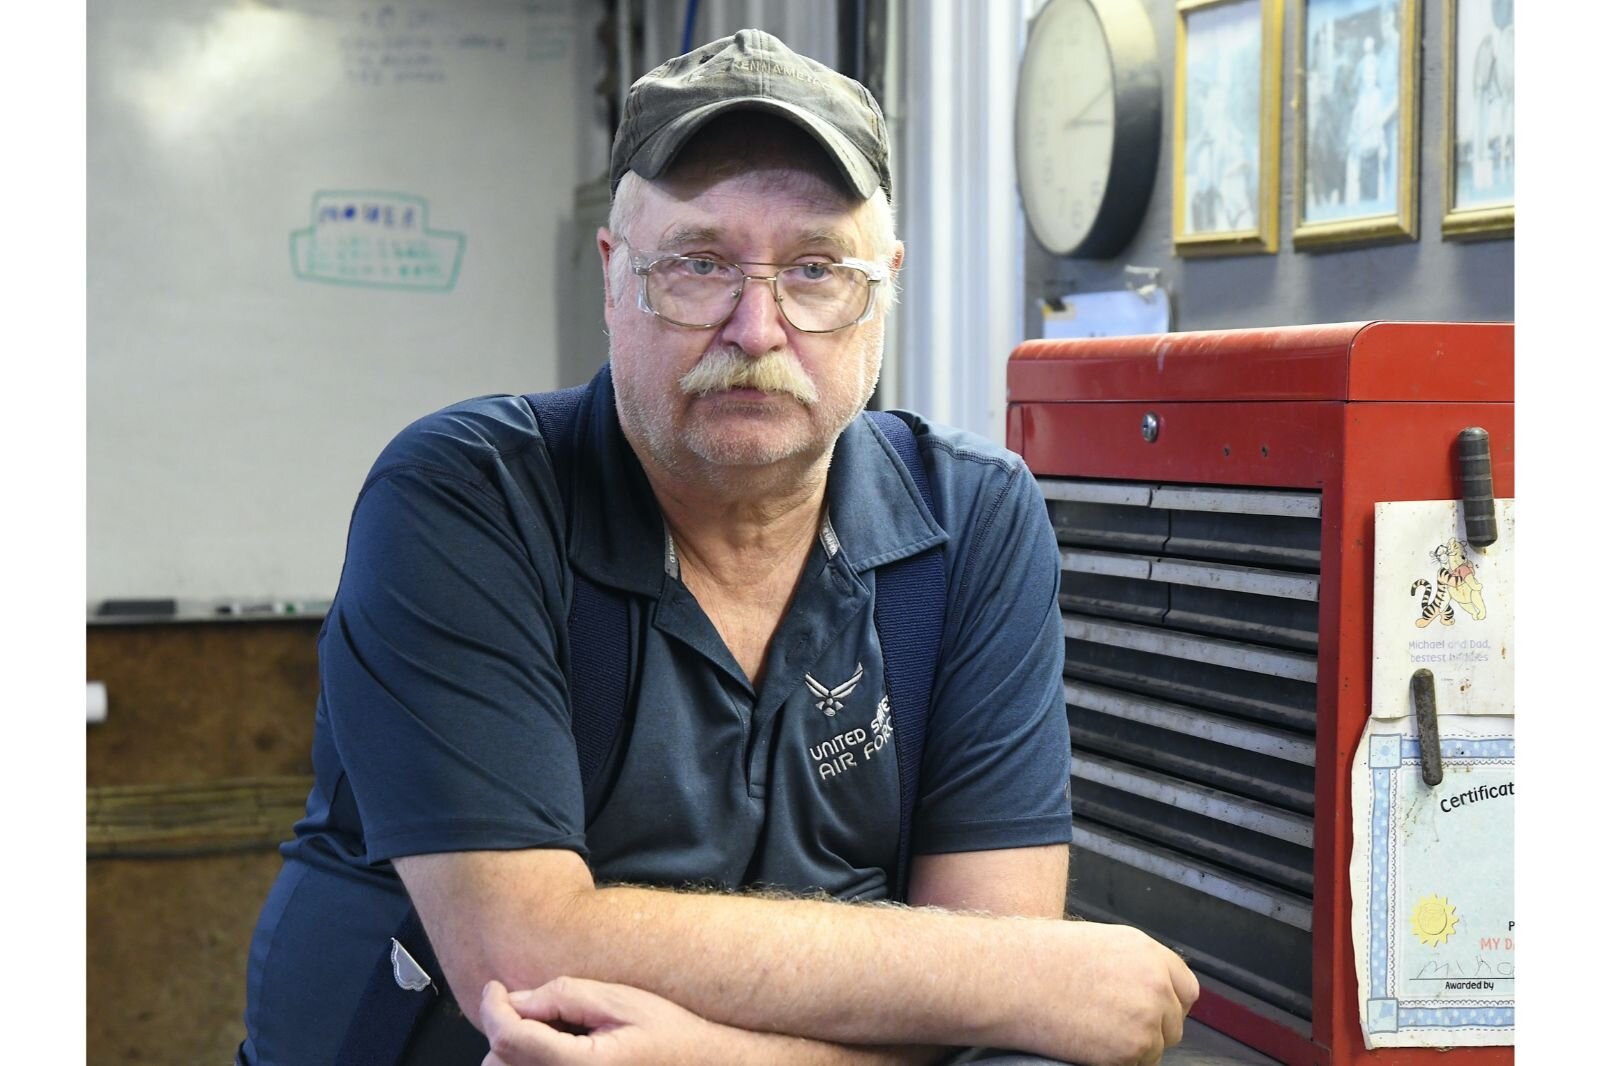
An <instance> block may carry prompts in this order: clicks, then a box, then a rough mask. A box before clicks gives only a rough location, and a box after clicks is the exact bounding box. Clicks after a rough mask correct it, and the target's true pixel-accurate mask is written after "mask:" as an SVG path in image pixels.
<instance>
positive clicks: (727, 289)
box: [645, 258, 744, 326]
mask: <svg viewBox="0 0 1600 1066" xmlns="http://www.w3.org/2000/svg"><path fill="white" fill-rule="evenodd" d="M743 280H744V274H743V273H742V272H741V271H740V270H739V268H738V267H736V266H733V265H732V264H730V263H719V262H718V261H717V260H715V259H679V258H673V259H661V260H658V261H656V262H655V263H654V264H652V265H651V267H650V269H649V271H648V272H647V273H646V274H645V299H647V300H648V301H649V302H650V309H651V310H652V311H654V312H655V313H656V314H658V315H660V316H661V317H662V318H665V319H668V320H670V321H673V322H676V323H678V324H679V325H683V326H710V325H715V324H716V323H718V322H721V321H722V320H723V319H724V318H726V317H728V315H729V314H731V313H732V311H733V305H734V302H735V301H736V300H737V299H738V296H739V284H740V282H741V281H743Z"/></svg>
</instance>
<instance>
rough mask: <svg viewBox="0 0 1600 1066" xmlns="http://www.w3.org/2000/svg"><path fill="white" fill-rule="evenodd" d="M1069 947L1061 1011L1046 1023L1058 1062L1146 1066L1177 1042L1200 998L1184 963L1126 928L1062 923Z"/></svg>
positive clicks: (1085, 1064)
mask: <svg viewBox="0 0 1600 1066" xmlns="http://www.w3.org/2000/svg"><path fill="white" fill-rule="evenodd" d="M1061 928H1062V931H1063V932H1065V933H1066V934H1067V935H1068V936H1069V937H1071V938H1072V941H1073V946H1072V948H1071V950H1070V951H1069V952H1066V953H1064V954H1063V955H1062V959H1063V961H1065V962H1066V963H1067V965H1068V966H1069V967H1071V969H1072V971H1073V972H1072V974H1071V977H1070V978H1069V980H1070V987H1071V992H1070V995H1069V996H1068V997H1066V1001H1067V1002H1068V1003H1070V1004H1071V1006H1070V1007H1068V1008H1067V1009H1065V1010H1063V1011H1060V1012H1059V1013H1056V1014H1055V1015H1054V1016H1053V1017H1052V1018H1050V1021H1051V1022H1053V1023H1054V1025H1055V1026H1056V1027H1057V1028H1058V1031H1059V1037H1058V1039H1059V1040H1060V1043H1059V1044H1058V1045H1057V1046H1058V1047H1059V1048H1060V1050H1059V1051H1055V1052H1054V1053H1055V1054H1059V1055H1062V1057H1064V1058H1068V1059H1070V1060H1071V1061H1073V1062H1079V1063H1083V1066H1149V1064H1152V1063H1156V1062H1159V1061H1161V1055H1162V1053H1163V1052H1164V1051H1166V1050H1167V1049H1168V1048H1171V1047H1174V1046H1176V1045H1177V1043H1178V1041H1180V1040H1182V1039H1183V1019H1184V1016H1185V1015H1187V1014H1188V1013H1189V1008H1190V1007H1192V1006H1194V1001H1195V1000H1196V999H1197V998H1198V997H1199V995H1200V983H1199V982H1198V981H1197V980H1196V979H1195V976H1194V974H1193V973H1191V972H1190V970H1189V967H1188V966H1187V965H1186V964H1185V963H1184V961H1183V960H1182V959H1181V958H1179V957H1178V956H1177V954H1175V953H1174V952H1172V951H1171V950H1169V949H1168V948H1166V947H1165V946H1163V945H1161V944H1159V943H1157V942H1156V941H1155V940H1152V939H1151V938H1150V937H1148V936H1146V935H1145V934H1144V933H1142V932H1140V931H1139V930H1137V929H1135V928H1133V927H1132V926H1127V925H1101V924H1099V923H1095V922H1066V923H1063V925H1062V927H1061Z"/></svg>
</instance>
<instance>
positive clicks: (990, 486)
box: [911, 456, 1072, 853]
mask: <svg viewBox="0 0 1600 1066" xmlns="http://www.w3.org/2000/svg"><path fill="white" fill-rule="evenodd" d="M983 459H984V461H983V462H982V463H978V462H977V461H976V460H971V459H969V460H966V462H968V463H969V465H978V466H981V467H983V468H984V474H983V476H982V477H981V479H974V478H972V477H968V478H967V480H980V481H981V483H982V484H983V485H984V486H985V488H986V490H987V491H984V492H979V493H976V494H974V493H972V492H970V491H968V492H966V493H963V492H961V491H960V490H959V489H952V488H951V486H950V481H949V480H948V479H946V489H947V491H946V492H945V499H946V501H947V510H948V511H950V512H951V513H959V514H962V515H963V516H965V518H966V526H965V528H963V529H960V530H952V533H953V536H952V540H951V542H950V546H949V547H948V548H947V551H950V552H951V555H952V558H951V562H950V587H949V592H948V597H949V599H948V601H947V608H946V616H945V619H946V620H945V635H944V646H943V653H942V655H941V659H940V669H939V673H938V675H937V676H936V677H935V681H934V689H933V694H932V701H931V702H932V706H931V707H930V709H929V720H928V734H927V741H926V748H925V750H924V754H923V763H922V777H921V797H920V800H919V803H918V808H917V813H916V817H915V820H914V822H913V832H912V844H911V846H912V851H913V852H914V853H935V852H958V851H984V850H990V849H1000V848H1015V847H1035V846H1040V845H1045V844H1058V843H1066V842H1068V841H1070V840H1071V839H1072V814H1071V796H1070V792H1069V784H1068V764H1069V761H1070V755H1071V752H1070V741H1069V738H1068V733H1067V717H1066V696H1065V690H1064V688H1063V685H1062V667H1063V658H1064V654H1065V651H1064V649H1065V645H1064V641H1063V638H1062V631H1061V614H1060V609H1059V607H1058V603H1057V596H1058V593H1059V591H1060V585H1061V557H1060V552H1059V550H1058V548H1057V545H1056V538H1055V531H1054V528H1053V527H1052V526H1051V523H1050V517H1049V513H1048V511H1047V510H1046V508H1045V502H1044V497H1043V495H1042V494H1041V493H1040V492H1039V487H1038V484H1037V483H1036V482H1035V481H1034V479H1033V477H1032V475H1031V474H1029V472H1028V470H1027V468H1026V467H1025V466H1023V465H1022V463H1021V461H1020V460H1018V459H1016V458H1015V457H1014V456H1013V457H1011V461H1010V462H1006V463H1000V462H997V461H995V460H994V459H993V458H991V457H989V456H984V457H983ZM960 461H961V460H960V459H959V457H958V459H957V462H958V463H959V462H960ZM951 503H953V504H954V506H950V504H951Z"/></svg>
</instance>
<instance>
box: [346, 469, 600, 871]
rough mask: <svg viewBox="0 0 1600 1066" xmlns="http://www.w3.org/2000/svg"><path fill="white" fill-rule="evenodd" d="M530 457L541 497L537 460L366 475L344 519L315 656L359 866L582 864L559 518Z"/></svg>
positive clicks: (549, 483) (544, 476) (546, 479)
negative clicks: (463, 861) (361, 847)
mask: <svg viewBox="0 0 1600 1066" xmlns="http://www.w3.org/2000/svg"><path fill="white" fill-rule="evenodd" d="M535 451H537V452H538V453H539V454H538V457H537V458H538V460H539V462H540V464H541V465H542V468H543V469H542V472H541V473H540V474H539V476H538V478H536V479H535V480H540V481H542V483H543V487H545V488H547V489H549V491H547V492H537V491H524V490H526V489H527V487H528V484H527V482H528V479H529V475H528V474H527V466H532V465H533V463H532V461H531V460H530V462H529V463H528V464H526V466H524V467H522V468H521V469H520V470H519V472H516V473H512V472H508V467H507V466H506V465H505V464H504V463H501V464H500V465H499V466H498V468H497V470H496V469H491V470H489V471H488V472H487V473H483V472H477V473H474V472H471V471H466V472H463V471H459V470H457V471H451V470H440V469H433V468H429V467H425V466H420V465H406V464H401V465H397V466H391V467H389V468H388V469H386V470H384V471H383V472H381V473H377V472H375V474H374V476H373V477H372V479H370V480H369V482H368V484H367V486H366V487H365V489H364V490H363V492H362V494H361V496H360V499H359V500H358V502H357V504H356V508H355V513H354V515H353V517H352V519H351V528H350V537H349V542H348V545H347V548H346V557H345V566H344V572H343V575H342V576H341V578H340V584H339V593H338V596H337V598H336V600H335V603H334V606H333V609H332V610H331V612H330V614H329V618H328V622H327V625H326V628H325V630H324V633H323V637H322V640H321V644H320V646H319V654H320V660H321V663H320V665H321V674H322V684H323V697H324V700H325V705H326V710H327V715H328V724H329V728H330V731H331V735H332V737H333V741H334V744H335V746H336V747H337V751H338V756H339V759H340V761H341V763H342V765H343V767H344V769H345V772H346V774H347V776H348V780H349V785H350V788H351V790H352V792H353V795H354V798H355V801H356V806H357V808H358V810H359V813H360V819H361V826H362V833H363V836H364V838H365V846H366V852H367V859H368V861H369V862H375V861H378V860H383V859H392V858H394V857H396V856H402V855H412V854H421V853H430V852H442V851H461V850H476V849H506V848H522V847H553V848H568V849H571V850H573V851H576V852H578V853H579V854H583V855H585V856H586V851H585V849H584V840H583V793H582V785H581V781H580V777H579V773H578V762H577V754H576V749H575V746H574V743H573V738H572V729H571V718H570V712H569V709H568V699H567V684H566V679H565V673H564V671H563V670H562V666H561V664H562V662H563V659H564V653H565V647H564V645H565V640H566V635H565V626H566V610H565V598H566V585H567V584H568V579H567V577H566V571H565V563H564V556H563V553H562V551H561V549H560V544H559V539H558V538H557V536H556V535H555V532H554V531H555V530H556V529H558V528H560V518H559V514H560V512H559V509H558V508H557V509H552V507H551V505H550V503H549V502H548V501H549V500H550V499H552V498H554V495H555V494H554V491H553V480H552V479H551V477H550V475H549V472H548V465H549V464H548V462H547V461H544V456H543V451H542V448H539V449H535ZM497 472H498V475H499V476H496V474H497ZM541 500H542V501H544V502H542V503H541V502H540V501H541Z"/></svg>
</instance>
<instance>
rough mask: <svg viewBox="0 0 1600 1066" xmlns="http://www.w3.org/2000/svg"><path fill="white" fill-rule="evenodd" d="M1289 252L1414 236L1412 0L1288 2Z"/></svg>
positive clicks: (1415, 52) (1416, 67) (1414, 26)
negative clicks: (1291, 120) (1293, 76)
mask: <svg viewBox="0 0 1600 1066" xmlns="http://www.w3.org/2000/svg"><path fill="white" fill-rule="evenodd" d="M1296 4H1297V5H1298V8H1299V15H1300V17H1299V20H1298V21H1297V23H1296V25H1297V31H1296V42H1295V58H1296V63H1295V70H1296V72H1297V85H1296V94H1295V96H1296V99H1297V100H1299V102H1300V107H1299V108H1298V109H1297V111H1296V115H1295V153H1294V162H1295V167H1294V175H1295V177H1294V180H1295V197H1294V199H1295V225H1294V244H1295V247H1296V248H1304V247H1311V248H1315V247H1320V246H1326V245H1339V244H1350V243H1363V244H1364V243H1371V242H1375V241H1390V240H1415V239H1416V236H1417V75H1418V70H1419V63H1418V55H1419V51H1420V49H1419V46H1418V40H1419V37H1418V33H1417V17H1418V7H1419V5H1418V3H1417V0H1296Z"/></svg>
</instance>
